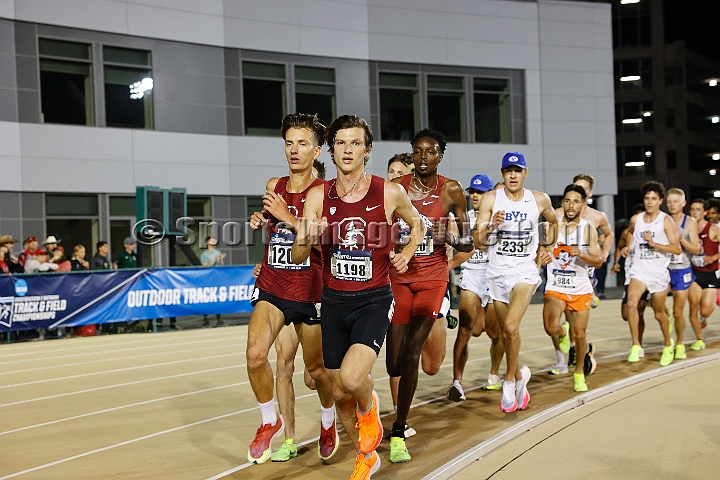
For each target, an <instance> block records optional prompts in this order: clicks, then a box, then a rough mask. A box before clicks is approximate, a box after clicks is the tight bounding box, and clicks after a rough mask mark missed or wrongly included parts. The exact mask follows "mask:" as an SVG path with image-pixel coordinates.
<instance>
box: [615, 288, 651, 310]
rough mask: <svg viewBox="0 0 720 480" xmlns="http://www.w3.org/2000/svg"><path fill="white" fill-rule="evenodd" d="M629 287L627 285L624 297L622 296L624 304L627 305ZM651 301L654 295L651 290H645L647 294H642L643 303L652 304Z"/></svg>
mask: <svg viewBox="0 0 720 480" xmlns="http://www.w3.org/2000/svg"><path fill="white" fill-rule="evenodd" d="M627 287H628V286H627V285H625V289H624V290H623V296H622V304H623V305H627ZM650 300H652V294H651V293H650V290H645V293H643V294H642V296H641V297H640V301H641V302H647V303H650Z"/></svg>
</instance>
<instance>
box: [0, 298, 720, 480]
mask: <svg viewBox="0 0 720 480" xmlns="http://www.w3.org/2000/svg"><path fill="white" fill-rule="evenodd" d="M670 303H671V300H670V299H668V305H670ZM541 309H542V306H541V305H531V306H530V308H529V309H528V312H527V313H526V315H525V317H524V320H523V323H522V326H521V337H522V341H523V343H522V348H521V356H520V358H521V362H522V363H525V364H527V365H528V366H530V368H531V370H532V371H533V378H532V379H531V381H530V384H529V391H530V393H531V395H532V398H531V401H530V405H529V407H528V408H527V409H526V410H525V411H522V412H516V413H513V414H504V413H501V412H500V411H499V408H498V403H499V398H500V397H499V396H500V393H499V392H485V391H482V390H480V389H479V388H478V387H479V386H480V385H482V383H483V382H484V380H485V378H486V377H487V373H488V369H489V359H488V347H489V340H488V339H487V337H486V336H485V335H483V336H481V337H479V338H473V339H472V341H471V350H470V359H469V361H468V366H467V368H466V372H465V377H464V381H463V384H464V386H465V389H466V394H467V396H468V400H467V401H466V402H462V403H453V402H449V401H447V400H446V399H445V398H444V396H445V392H446V390H447V387H448V386H449V384H450V382H451V381H452V345H453V342H454V339H455V331H453V330H450V331H448V341H447V356H446V358H445V362H444V364H443V368H442V369H441V371H440V373H438V374H437V375H436V376H434V377H428V376H426V375H425V374H422V373H421V376H420V383H419V386H418V391H417V394H416V395H415V404H414V406H413V409H412V410H411V413H410V417H409V420H408V422H409V423H410V425H411V426H413V428H415V429H416V430H417V431H418V434H417V435H415V436H413V437H411V438H409V439H408V441H407V445H408V449H409V450H410V454H411V455H412V456H413V460H412V461H411V462H409V463H406V464H401V465H393V464H390V463H389V462H388V461H387V455H388V443H387V442H385V441H384V442H383V443H382V444H381V446H380V448H379V449H378V452H379V454H380V456H381V458H382V461H383V464H382V468H381V469H380V471H379V472H378V473H377V474H375V475H374V476H373V478H376V479H383V478H420V477H422V476H423V475H426V474H428V473H430V472H432V471H434V470H435V469H437V468H438V467H440V466H442V465H443V464H445V463H446V462H448V461H450V460H452V459H453V458H454V457H456V456H457V455H459V454H460V453H462V452H463V451H465V450H468V449H471V448H472V447H473V446H475V445H476V444H479V443H481V442H483V441H485V440H487V439H488V438H490V437H492V436H493V435H496V434H498V433H500V432H502V431H503V430H505V429H507V428H509V427H512V426H513V425H515V424H517V423H518V422H520V421H522V420H524V419H528V418H529V417H532V416H533V415H535V414H537V413H540V412H542V411H544V410H546V409H548V408H550V407H551V406H553V405H556V404H558V403H561V402H563V401H565V400H568V399H571V398H572V397H574V396H575V395H576V394H575V393H574V392H573V390H572V376H571V375H563V376H557V377H555V376H549V375H547V374H546V373H545V372H546V370H547V367H548V366H549V365H550V364H552V363H554V362H555V354H554V351H553V349H552V344H551V343H550V340H549V338H548V337H547V335H546V334H545V332H544V330H543V327H542V318H541ZM619 311H620V301H619V300H604V301H602V303H601V304H600V306H599V307H598V308H596V309H594V310H592V312H591V316H590V327H589V329H588V337H589V340H590V341H591V342H592V343H593V344H594V345H595V349H596V351H597V357H596V358H597V359H598V364H599V365H598V370H597V372H596V373H595V374H594V375H592V376H590V377H588V385H589V387H590V388H591V389H593V388H598V387H600V386H602V385H607V384H610V383H612V382H614V381H617V380H620V379H622V378H627V377H629V376H632V375H635V374H639V373H642V372H646V371H649V370H653V369H657V368H660V367H659V364H658V362H659V351H660V348H661V343H662V342H661V335H660V331H659V328H658V326H657V322H656V321H655V320H654V319H652V315H651V312H649V311H648V312H646V318H647V325H648V326H647V329H646V334H645V342H644V345H645V350H646V352H647V356H646V358H645V359H644V360H643V361H641V362H640V363H638V364H632V365H631V364H628V363H627V362H625V361H624V360H625V358H626V356H627V351H628V349H629V346H630V341H629V332H628V329H627V325H626V324H625V322H623V321H622V319H621V318H620V315H619ZM709 323H710V326H709V327H708V328H707V329H705V330H704V331H703V333H704V334H705V339H706V342H708V344H709V345H708V349H706V350H704V351H703V352H698V353H696V352H691V351H689V350H688V357H689V358H690V359H692V358H694V357H697V356H699V355H709V354H714V353H718V352H720V342H719V341H718V340H719V338H718V337H719V336H720V315H719V314H718V313H717V312H716V313H714V314H713V316H712V317H711V318H710V319H709ZM685 339H686V340H685V343H686V344H689V343H691V342H692V341H693V340H694V336H693V335H692V332H691V330H690V328H687V329H686V335H685ZM246 341H247V327H245V326H237V327H226V328H220V329H205V330H192V331H188V330H185V331H181V332H166V333H159V334H127V335H113V336H100V337H90V338H87V337H86V338H71V339H63V340H53V341H45V342H33V343H23V344H12V345H0V365H2V369H0V452H1V453H0V479H5V478H31V479H42V478H52V479H57V478H98V477H103V478H122V479H132V478H142V479H146V478H168V479H170V478H172V479H183V478H188V479H207V478H233V479H235V478H237V479H241V478H242V479H260V478H263V479H275V478H277V479H280V478H289V477H292V478H308V479H309V478H312V479H322V478H327V479H336V478H349V476H350V473H351V472H352V469H353V463H354V451H352V450H351V448H350V442H349V440H348V439H347V437H345V436H344V434H342V433H341V447H340V449H339V450H338V453H337V454H336V456H335V457H333V459H331V461H329V462H327V464H323V463H322V462H321V461H320V459H319V458H318V457H317V454H316V448H315V441H316V438H317V435H318V433H319V426H318V424H319V417H320V407H319V402H318V399H317V396H316V394H315V392H313V391H310V390H308V389H307V388H306V387H305V386H304V384H303V379H302V370H303V366H302V360H301V357H300V355H298V359H297V362H296V374H295V390H296V396H297V402H296V417H297V419H296V424H297V425H296V433H297V439H296V441H297V442H298V443H299V444H302V445H304V446H302V447H301V448H300V452H299V456H298V457H297V458H295V459H293V460H291V461H289V462H287V463H272V462H269V461H268V462H267V463H265V464H262V465H249V464H247V460H246V453H247V448H248V444H249V442H250V441H251V440H252V438H253V436H254V433H255V430H256V429H257V427H258V426H259V424H260V413H259V411H258V409H257V403H256V401H255V398H254V395H253V393H252V389H251V388H250V385H249V383H248V380H247V370H246V366H245V345H246ZM272 360H274V351H271V361H272ZM384 360H385V352H384V350H383V351H381V354H380V358H379V360H378V362H377V363H376V364H375V367H374V369H373V376H374V378H375V380H376V389H377V390H378V392H379V394H380V399H381V400H380V406H381V412H382V413H383V414H384V415H385V416H384V418H383V422H384V425H385V428H389V427H390V426H391V424H392V415H390V414H389V413H390V412H391V411H392V405H391V402H390V394H389V390H388V384H387V374H386V373H385V364H384ZM678 362H680V361H678ZM272 364H273V367H274V362H272ZM502 370H504V364H503V367H502V368H501V371H502ZM706 403H707V402H706ZM710 403H712V402H710ZM715 404H716V402H715ZM583 408H584V407H583ZM703 408H704V407H703ZM716 415H717V414H716ZM657 423H658V424H660V423H661V420H658V421H657ZM715 431H717V429H716V430H715ZM531 433H532V432H530V433H528V434H526V435H530V434H531ZM524 437H525V435H523V436H520V437H519V438H518V439H517V440H515V441H514V442H511V443H510V444H508V445H507V446H505V447H503V449H504V450H505V451H510V452H514V451H517V454H515V457H517V456H520V454H521V453H523V452H525V451H526V449H524V448H522V445H521V444H519V443H517V442H521V441H523V438H524ZM527 438H529V437H527ZM527 438H526V439H525V440H527ZM714 439H715V443H714V444H713V446H714V448H715V451H716V452H717V447H718V443H717V436H715V437H714ZM279 445H280V441H279V440H277V441H276V442H275V444H274V446H275V447H276V448H277V447H278V446H279ZM514 445H515V446H514ZM571 445H572V443H566V444H565V447H566V448H565V449H562V448H559V449H558V451H557V452H555V453H557V455H559V457H558V458H557V461H558V462H561V461H562V460H563V459H567V458H568V457H567V454H568V453H569V452H570V451H571V450H572V448H571ZM506 449H510V450H506ZM506 455H507V454H506ZM527 458H529V457H527ZM498 462H500V465H504V463H503V462H502V461H498ZM478 463H482V461H481V462H478ZM505 463H507V462H505ZM488 471H489V472H491V471H493V470H492V469H490V470H488ZM494 471H497V469H496V470H494ZM545 471H547V470H545ZM716 471H717V469H716V470H715V472H716ZM540 473H542V471H541V470H538V474H540ZM483 475H484V474H483ZM488 475H490V474H488ZM474 478H480V477H477V476H476V477H474ZM498 478H500V477H498ZM507 478H509V477H507ZM527 478H535V477H532V476H529V477H527ZM536 478H540V477H536ZM648 478H650V477H648ZM652 478H658V477H655V476H653V477H652ZM694 478H709V477H703V476H695V477H694Z"/></svg>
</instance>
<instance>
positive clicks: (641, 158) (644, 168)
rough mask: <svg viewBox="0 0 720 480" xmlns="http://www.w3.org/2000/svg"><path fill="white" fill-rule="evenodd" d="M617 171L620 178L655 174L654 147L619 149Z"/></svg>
mask: <svg viewBox="0 0 720 480" xmlns="http://www.w3.org/2000/svg"><path fill="white" fill-rule="evenodd" d="M617 171H618V175H619V176H620V177H645V176H649V175H654V174H655V148H654V147H652V146H647V145H645V146H636V147H621V148H618V149H617Z"/></svg>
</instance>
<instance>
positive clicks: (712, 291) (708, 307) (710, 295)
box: [700, 288, 718, 318]
mask: <svg viewBox="0 0 720 480" xmlns="http://www.w3.org/2000/svg"><path fill="white" fill-rule="evenodd" d="M717 290H718V289H717V288H704V289H703V291H702V299H701V300H700V315H702V316H703V317H705V318H708V317H709V316H710V315H712V313H713V311H714V310H715V299H716V298H717Z"/></svg>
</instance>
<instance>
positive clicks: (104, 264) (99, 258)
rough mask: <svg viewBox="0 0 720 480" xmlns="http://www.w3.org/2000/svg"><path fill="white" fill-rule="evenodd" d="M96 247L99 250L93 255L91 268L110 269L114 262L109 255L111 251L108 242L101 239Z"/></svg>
mask: <svg viewBox="0 0 720 480" xmlns="http://www.w3.org/2000/svg"><path fill="white" fill-rule="evenodd" d="M95 248H96V249H97V252H96V253H95V255H94V256H93V258H92V262H90V270H109V269H110V267H111V265H112V264H111V263H110V258H109V257H108V253H109V252H110V248H109V247H108V243H107V242H106V241H104V240H101V241H99V242H97V244H95Z"/></svg>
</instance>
